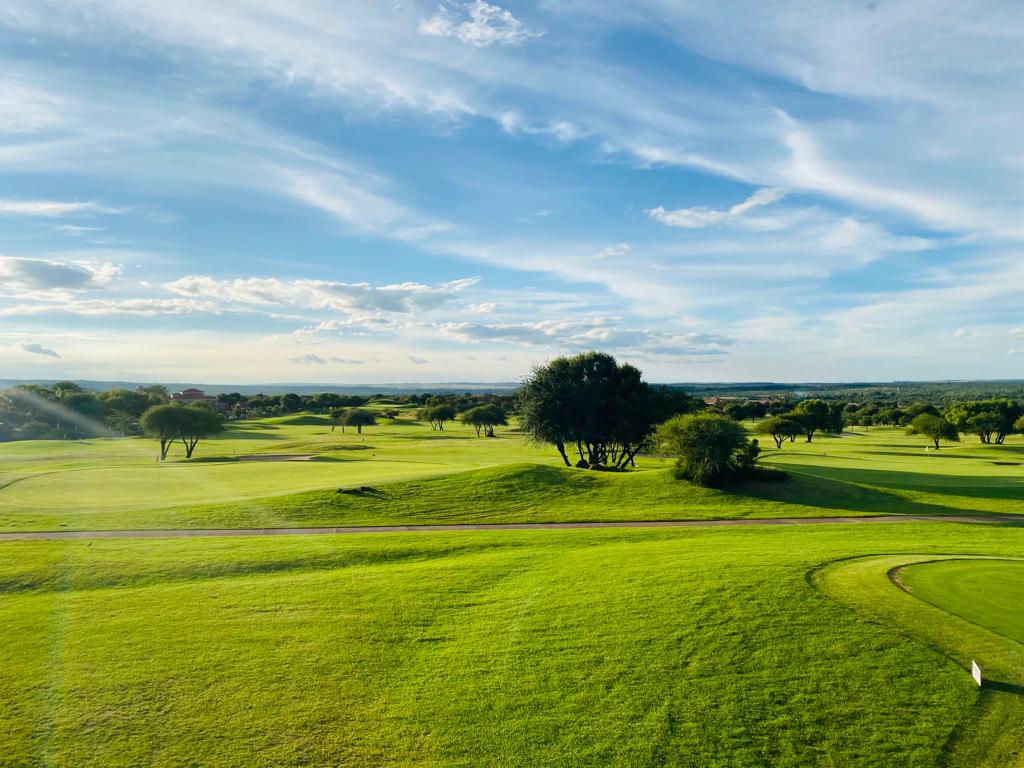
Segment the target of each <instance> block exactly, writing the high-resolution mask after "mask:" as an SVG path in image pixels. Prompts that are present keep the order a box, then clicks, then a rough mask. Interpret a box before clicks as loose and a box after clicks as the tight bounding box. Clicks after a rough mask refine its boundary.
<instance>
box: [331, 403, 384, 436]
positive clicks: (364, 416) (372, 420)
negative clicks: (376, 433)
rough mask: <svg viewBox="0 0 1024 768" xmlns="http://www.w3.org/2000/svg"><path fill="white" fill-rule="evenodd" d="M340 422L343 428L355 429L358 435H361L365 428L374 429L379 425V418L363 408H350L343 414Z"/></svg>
mask: <svg viewBox="0 0 1024 768" xmlns="http://www.w3.org/2000/svg"><path fill="white" fill-rule="evenodd" d="M340 422H341V424H342V426H346V427H355V428H356V433H357V434H360V435H361V434H363V427H372V426H373V425H374V424H376V423H377V417H376V416H374V415H373V414H372V413H371V412H370V411H365V410H363V409H362V408H349V409H348V410H346V411H345V412H344V413H342V415H341V418H340Z"/></svg>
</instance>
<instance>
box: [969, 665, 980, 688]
mask: <svg viewBox="0 0 1024 768" xmlns="http://www.w3.org/2000/svg"><path fill="white" fill-rule="evenodd" d="M971 677H973V678H974V682H976V683H977V684H978V685H981V667H979V666H978V662H976V661H975V660H974V659H971Z"/></svg>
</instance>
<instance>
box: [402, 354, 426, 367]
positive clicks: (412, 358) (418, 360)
mask: <svg viewBox="0 0 1024 768" xmlns="http://www.w3.org/2000/svg"><path fill="white" fill-rule="evenodd" d="M406 360H408V361H409V362H410V363H412V364H413V365H426V364H427V363H429V362H430V361H429V360H427V359H425V358H422V357H415V356H414V355H409V356H408V357H407V358H406Z"/></svg>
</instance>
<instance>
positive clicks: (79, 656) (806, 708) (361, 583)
mask: <svg viewBox="0 0 1024 768" xmlns="http://www.w3.org/2000/svg"><path fill="white" fill-rule="evenodd" d="M950 551H958V552H963V553H971V552H983V553H991V554H998V555H1001V556H1004V557H1019V556H1022V555H1024V530H1020V529H1015V528H993V527H988V526H962V525H955V524H923V523H911V524H907V525H906V526H898V527H896V526H894V527H888V526H886V527H877V526H849V525H847V526H842V525H840V526H835V527H829V528H823V527H807V528H799V529H794V528H784V529H779V528H774V529H757V528H753V529H717V530H711V529H704V530H689V531H679V530H676V531H650V530H648V531H637V530H633V531H575V532H572V533H571V534H570V533H567V532H550V531H543V532H537V531H528V532H501V533H498V532H483V533H472V534H467V533H458V534H421V535H416V536H401V535H398V536H388V537H345V538H338V537H330V536H310V537H301V538H288V539H285V540H282V539H273V540H237V539H230V540H215V539H206V540H164V541H154V540H147V541H95V542H93V543H92V544H91V545H90V544H89V543H87V542H20V543H8V544H5V545H3V552H4V555H5V556H4V557H3V558H0V627H2V631H3V636H4V638H5V646H4V650H5V654H4V656H5V658H4V664H3V665H0V755H3V763H4V764H5V765H44V764H59V765H75V766H104V768H115V767H116V766H135V765H143V764H144V765H152V766H176V765H182V764H196V763H197V762H201V763H202V764H204V765H218V766H293V765H347V766H362V765H366V766H376V765H382V764H387V765H396V766H423V765H445V766H486V765H493V766H503V765H509V766H512V765H516V766H518V765H531V766H563V765H621V766H636V765H689V766H727V765H728V766H732V765H772V766H801V765H822V764H829V765H857V766H885V768H889V767H890V766H929V765H935V764H937V763H938V762H939V761H940V760H942V759H943V756H944V748H945V747H944V745H945V744H946V743H947V741H948V740H949V738H950V737H951V735H953V734H955V733H957V732H958V729H962V728H963V727H964V726H965V724H969V722H970V718H971V717H972V714H973V713H975V711H976V706H977V702H978V691H977V689H976V687H975V686H974V684H973V683H972V682H971V680H970V678H969V676H968V675H967V674H966V673H965V672H964V670H963V669H962V668H961V667H959V666H958V665H957V664H954V663H953V662H951V661H950V660H949V658H948V657H947V656H946V655H944V653H942V652H940V650H938V649H936V648H934V647H933V646H931V645H930V644H928V643H924V642H921V641H920V640H918V639H917V638H916V637H915V636H914V635H913V634H909V633H906V632H904V631H900V630H899V629H895V630H894V627H893V626H891V625H888V624H885V623H878V622H877V621H871V620H865V619H863V618H861V616H860V614H859V613H858V612H855V611H851V610H849V609H848V608H847V607H846V606H845V605H843V604H841V603H839V602H836V601H834V600H831V599H828V598H827V597H824V596H823V595H822V594H821V593H820V592H819V591H818V590H817V589H816V588H815V587H814V586H812V585H811V584H810V583H809V582H808V579H807V578H806V574H807V571H808V569H809V568H813V567H815V566H817V565H818V564H819V563H821V562H823V561H827V560H835V559H838V558H850V557H855V556H860V555H866V554H870V553H877V552H916V553H923V556H931V557H934V556H935V553H941V552H950ZM906 557H907V556H906V555H904V556H902V558H904V560H902V561H905V558H906ZM899 561H900V560H898V562H899ZM883 578H884V571H883ZM888 588H889V589H890V590H891V591H892V593H893V594H895V595H898V596H901V597H902V598H905V599H906V600H910V601H911V603H912V604H915V605H917V606H919V607H920V608H921V609H922V610H926V611H929V610H936V609H934V608H931V607H930V606H928V605H927V604H926V603H924V602H922V601H917V600H914V599H913V598H910V597H909V596H907V595H904V594H903V593H900V592H898V591H897V590H895V588H893V587H891V585H890V586H889V587H888ZM905 607H906V606H904V608H905Z"/></svg>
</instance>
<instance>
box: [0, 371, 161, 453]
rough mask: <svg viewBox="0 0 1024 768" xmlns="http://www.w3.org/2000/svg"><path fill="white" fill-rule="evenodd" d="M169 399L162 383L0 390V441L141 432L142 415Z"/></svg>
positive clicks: (62, 383) (28, 386) (69, 383)
mask: <svg viewBox="0 0 1024 768" xmlns="http://www.w3.org/2000/svg"><path fill="white" fill-rule="evenodd" d="M167 397H168V393H167V390H166V389H165V388H164V387H160V386H151V387H139V388H138V389H135V390H129V389H110V390H107V391H105V392H88V391H86V390H85V389H83V388H82V387H81V386H80V385H79V384H77V383H75V382H73V381H59V382H57V383H56V384H53V385H52V386H49V387H43V386H38V385H34V384H24V385H21V386H17V387H14V388H12V389H9V390H7V391H5V392H3V393H0V441H5V440H76V439H82V438H88V437H97V436H101V435H111V434H113V435H121V436H125V435H133V434H139V430H140V427H139V419H140V418H141V417H142V414H143V413H145V411H146V409H147V408H150V407H151V406H153V405H158V404H160V403H165V402H167Z"/></svg>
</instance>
